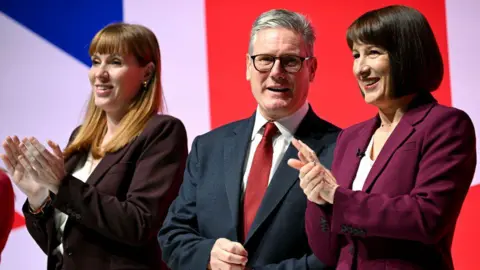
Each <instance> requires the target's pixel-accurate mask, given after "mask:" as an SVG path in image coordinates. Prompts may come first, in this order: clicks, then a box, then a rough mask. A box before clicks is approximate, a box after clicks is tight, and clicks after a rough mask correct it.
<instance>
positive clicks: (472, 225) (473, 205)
mask: <svg viewBox="0 0 480 270" xmlns="http://www.w3.org/2000/svg"><path fill="white" fill-rule="evenodd" d="M479 205H480V185H479V186H474V187H471V188H470V190H469V191H468V195H467V198H466V199H465V203H464V204H463V207H462V211H461V213H460V217H459V218H458V221H457V228H456V230H455V237H454V238H453V248H452V253H453V259H454V262H455V269H456V270H470V269H478V250H477V249H476V247H477V246H478V243H480V234H479V233H478V225H479V224H480V215H479V214H478V206H479Z"/></svg>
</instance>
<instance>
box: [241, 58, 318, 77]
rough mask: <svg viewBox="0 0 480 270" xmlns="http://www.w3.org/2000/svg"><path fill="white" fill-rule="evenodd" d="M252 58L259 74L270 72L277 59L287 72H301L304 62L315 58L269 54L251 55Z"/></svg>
mask: <svg viewBox="0 0 480 270" xmlns="http://www.w3.org/2000/svg"><path fill="white" fill-rule="evenodd" d="M250 58H251V59H252V61H253V66H254V67H255V69H256V70H258V71H259V72H269V71H270V70H272V68H273V66H274V65H275V62H276V61H277V59H279V60H280V65H281V66H282V68H283V69H284V70H285V71H286V72H289V73H296V72H298V71H300V69H302V64H303V61H305V60H309V59H312V58H313V57H312V56H309V57H300V56H297V55H282V56H273V55H269V54H257V55H250Z"/></svg>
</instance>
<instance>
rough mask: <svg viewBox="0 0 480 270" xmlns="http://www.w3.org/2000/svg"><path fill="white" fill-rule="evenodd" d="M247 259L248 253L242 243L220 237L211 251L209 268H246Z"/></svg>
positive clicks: (237, 269)
mask: <svg viewBox="0 0 480 270" xmlns="http://www.w3.org/2000/svg"><path fill="white" fill-rule="evenodd" d="M247 261H248V253H247V251H246V250H245V248H244V247H243V246H242V244H240V243H238V242H232V241H230V240H228V239H225V238H219V239H217V241H216V242H215V244H214V245H213V248H212V251H211V252H210V262H209V264H208V269H212V270H244V269H245V265H246V264H247Z"/></svg>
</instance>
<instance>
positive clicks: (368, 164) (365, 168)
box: [352, 136, 375, 191]
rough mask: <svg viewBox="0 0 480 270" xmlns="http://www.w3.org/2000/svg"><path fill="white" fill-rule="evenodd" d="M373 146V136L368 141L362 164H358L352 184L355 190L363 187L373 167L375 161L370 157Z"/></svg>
mask: <svg viewBox="0 0 480 270" xmlns="http://www.w3.org/2000/svg"><path fill="white" fill-rule="evenodd" d="M372 148H373V136H372V138H371V139H370V142H369V143H368V146H367V150H365V155H363V157H362V159H361V160H360V165H358V170H357V175H356V176H355V179H354V180H353V184H352V190H354V191H359V190H362V189H363V186H364V185H365V181H366V180H367V177H368V174H369V173H370V170H371V169H372V167H373V163H374V162H375V161H374V160H372V159H371V158H370V157H371V156H372Z"/></svg>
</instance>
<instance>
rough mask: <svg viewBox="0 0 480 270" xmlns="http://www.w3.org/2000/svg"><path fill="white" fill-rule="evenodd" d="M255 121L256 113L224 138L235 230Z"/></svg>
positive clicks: (229, 197) (226, 177) (225, 169)
mask: <svg viewBox="0 0 480 270" xmlns="http://www.w3.org/2000/svg"><path fill="white" fill-rule="evenodd" d="M254 123H255V115H254V116H252V117H250V118H249V119H248V120H247V121H243V122H241V123H240V124H239V125H238V126H237V127H236V128H235V129H234V130H233V132H232V134H230V135H229V136H227V137H226V138H225V139H224V147H223V150H224V152H223V158H224V162H223V164H224V165H223V166H225V168H224V173H225V175H224V179H225V189H226V192H227V198H228V205H229V207H230V213H231V214H232V221H233V225H234V228H235V230H237V229H238V219H239V213H240V212H239V211H240V210H241V209H242V208H241V207H240V201H241V199H240V196H241V194H242V191H241V188H242V182H243V167H244V163H245V155H246V153H247V150H248V147H249V144H250V139H251V133H252V130H253V125H254ZM235 236H238V233H235Z"/></svg>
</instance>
